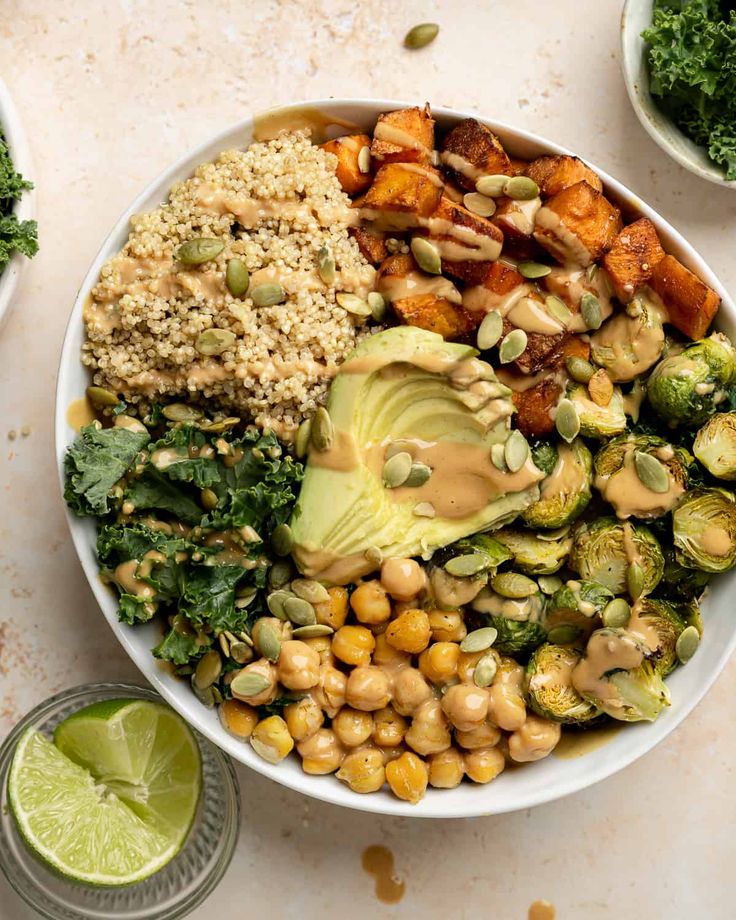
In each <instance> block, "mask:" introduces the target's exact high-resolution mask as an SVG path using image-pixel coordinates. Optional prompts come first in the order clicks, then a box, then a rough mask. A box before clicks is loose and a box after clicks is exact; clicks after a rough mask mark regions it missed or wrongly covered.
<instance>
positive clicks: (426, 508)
mask: <svg viewBox="0 0 736 920" xmlns="http://www.w3.org/2000/svg"><path fill="white" fill-rule="evenodd" d="M412 514H413V515H414V516H415V517H425V518H433V517H434V516H435V515H436V514H437V512H436V511H435V509H434V505H433V504H432V502H417V504H416V505H414V508H413V509H412Z"/></svg>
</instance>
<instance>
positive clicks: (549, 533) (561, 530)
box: [537, 524, 570, 543]
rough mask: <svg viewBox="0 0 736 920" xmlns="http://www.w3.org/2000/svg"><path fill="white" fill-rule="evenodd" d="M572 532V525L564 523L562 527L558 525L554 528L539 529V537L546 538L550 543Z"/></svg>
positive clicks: (539, 538) (540, 538)
mask: <svg viewBox="0 0 736 920" xmlns="http://www.w3.org/2000/svg"><path fill="white" fill-rule="evenodd" d="M569 532H570V525H569V524H564V525H563V526H562V527H556V528H555V529H554V530H538V531H537V539H538V540H545V541H547V542H548V543H557V542H558V541H559V540H561V539H562V538H563V537H566V536H567V534H568V533H569Z"/></svg>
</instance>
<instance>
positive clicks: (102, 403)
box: [85, 387, 120, 409]
mask: <svg viewBox="0 0 736 920" xmlns="http://www.w3.org/2000/svg"><path fill="white" fill-rule="evenodd" d="M85 393H86V395H87V399H88V400H89V401H90V402H91V403H92V405H93V406H95V408H97V409H105V408H107V406H117V404H118V403H119V402H120V400H119V399H118V398H117V396H116V395H115V394H114V393H111V392H110V390H106V389H105V388H104V387H87V389H86V390H85Z"/></svg>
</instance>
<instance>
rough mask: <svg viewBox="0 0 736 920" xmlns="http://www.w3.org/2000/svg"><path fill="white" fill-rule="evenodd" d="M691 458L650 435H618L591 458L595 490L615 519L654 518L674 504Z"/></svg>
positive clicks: (664, 512)
mask: <svg viewBox="0 0 736 920" xmlns="http://www.w3.org/2000/svg"><path fill="white" fill-rule="evenodd" d="M691 462H692V457H690V455H689V454H688V453H687V451H685V450H683V448H681V447H673V446H672V445H671V444H668V443H667V441H665V440H664V439H663V438H658V437H655V436H654V435H644V434H640V435H633V434H628V435H621V436H620V437H618V438H613V440H611V441H609V442H608V444H605V445H604V446H603V447H601V449H600V450H599V451H598V453H597V454H596V455H595V460H594V467H595V474H596V475H595V480H594V482H595V487H596V488H597V489H598V490H599V492H600V493H601V495H602V496H603V498H604V499H605V500H606V501H607V502H608V503H609V504H610V505H613V508H614V510H615V511H616V515H617V516H618V517H619V518H623V519H625V518H629V517H637V518H656V517H660V516H661V515H663V514H666V513H667V512H668V511H671V510H672V508H674V506H675V505H676V504H677V502H678V501H679V499H680V496H681V495H682V494H683V492H684V491H685V489H686V488H687V484H688V466H689V465H690V463H691Z"/></svg>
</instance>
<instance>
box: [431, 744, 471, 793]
mask: <svg viewBox="0 0 736 920" xmlns="http://www.w3.org/2000/svg"><path fill="white" fill-rule="evenodd" d="M427 766H428V767H429V785H430V786H434V788H435V789H454V788H455V786H459V785H460V783H461V782H462V779H463V775H464V773H465V764H464V762H463V755H462V754H461V753H460V751H458V750H457V748H454V747H450V748H447V750H446V751H440V752H439V753H438V754H432V755H431V756H430V757H428V758H427Z"/></svg>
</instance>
